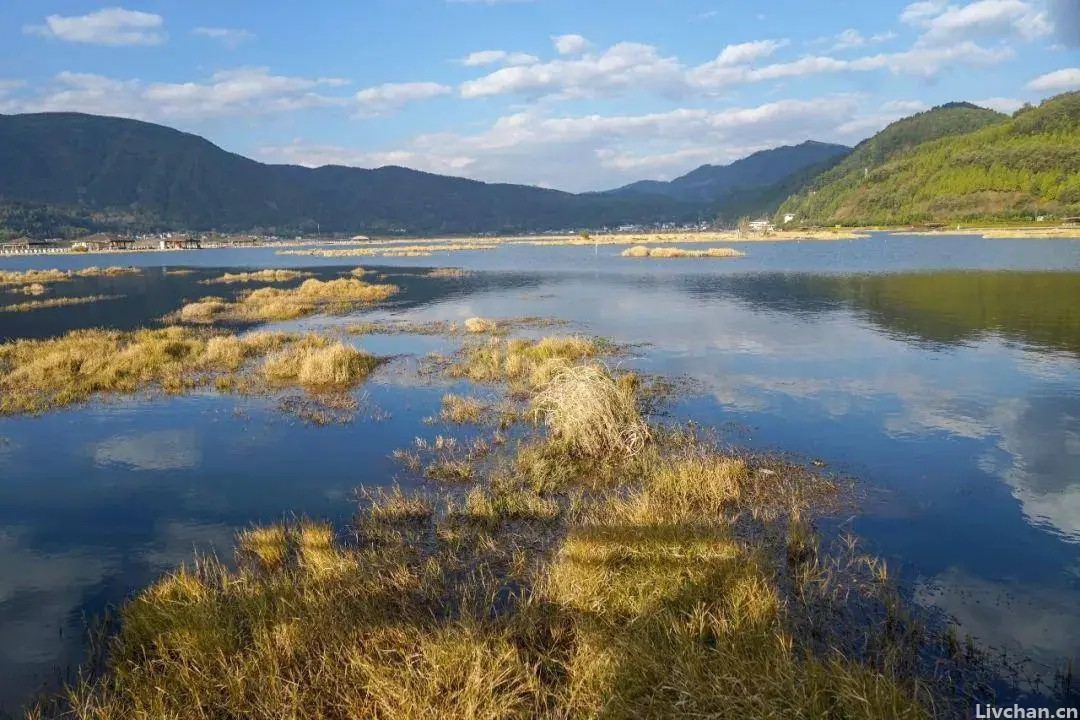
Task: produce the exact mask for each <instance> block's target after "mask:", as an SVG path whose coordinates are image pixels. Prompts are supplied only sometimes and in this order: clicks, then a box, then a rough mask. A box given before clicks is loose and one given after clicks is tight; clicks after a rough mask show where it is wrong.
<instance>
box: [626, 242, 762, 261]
mask: <svg viewBox="0 0 1080 720" xmlns="http://www.w3.org/2000/svg"><path fill="white" fill-rule="evenodd" d="M744 255H746V253H743V252H739V251H738V250H735V249H733V248H708V249H707V250H687V249H685V248H677V247H649V246H648V245H635V246H633V247H630V248H627V249H626V250H623V251H622V256H623V257H634V258H734V257H743V256H744Z"/></svg>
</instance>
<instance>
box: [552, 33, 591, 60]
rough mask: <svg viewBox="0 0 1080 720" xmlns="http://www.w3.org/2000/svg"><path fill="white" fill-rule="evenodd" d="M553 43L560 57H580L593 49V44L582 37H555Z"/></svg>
mask: <svg viewBox="0 0 1080 720" xmlns="http://www.w3.org/2000/svg"><path fill="white" fill-rule="evenodd" d="M551 41H552V42H553V43H555V49H556V50H557V51H558V53H559V54H560V55H580V54H581V53H583V52H585V51H586V50H588V49H589V48H590V47H592V43H590V42H589V41H588V40H586V39H585V38H583V37H582V36H580V35H553V36H552V37H551Z"/></svg>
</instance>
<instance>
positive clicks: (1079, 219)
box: [1061, 217, 1080, 225]
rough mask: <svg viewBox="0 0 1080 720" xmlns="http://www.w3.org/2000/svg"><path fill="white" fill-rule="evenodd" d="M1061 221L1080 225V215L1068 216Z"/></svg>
mask: <svg viewBox="0 0 1080 720" xmlns="http://www.w3.org/2000/svg"><path fill="white" fill-rule="evenodd" d="M1061 222H1063V223H1064V224H1066V225H1080V217H1067V218H1064V219H1063V220H1062V221H1061Z"/></svg>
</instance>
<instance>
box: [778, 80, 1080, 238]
mask: <svg viewBox="0 0 1080 720" xmlns="http://www.w3.org/2000/svg"><path fill="white" fill-rule="evenodd" d="M946 109H947V108H946ZM953 109H957V106H953ZM939 110H941V109H939ZM936 112H937V111H930V113H926V115H931V116H932V115H934V114H935V113H936ZM984 112H989V111H984ZM938 114H940V113H938ZM901 123H904V121H901ZM888 132H889V129H886V130H885V131H883V133H882V135H884V134H886V133H888ZM857 156H859V157H857ZM860 159H861V160H862V161H863V162H860ZM871 160H872V158H870V157H869V156H867V155H866V154H865V153H864V154H862V155H860V153H859V148H857V149H856V152H855V153H853V155H852V157H851V158H849V159H848V160H845V161H844V163H842V164H841V166H838V167H837V168H835V169H834V170H833V171H830V172H829V173H825V174H824V175H822V176H820V177H819V178H818V179H817V180H816V181H814V182H813V183H811V184H810V185H809V186H808V187H806V188H805V189H803V190H801V191H799V192H798V193H796V194H795V195H793V196H792V197H790V198H788V199H787V200H786V201H785V202H784V203H783V205H782V206H781V208H780V211H779V212H780V213H793V214H794V215H795V216H796V222H798V223H800V224H810V225H833V224H840V225H892V224H910V223H933V222H952V221H964V222H971V221H987V220H1009V219H1017V220H1020V219H1027V220H1030V219H1032V218H1034V217H1037V216H1040V215H1041V216H1047V217H1051V218H1062V217H1068V216H1075V215H1080V93H1068V94H1065V95H1059V96H1057V97H1055V98H1051V99H1049V100H1047V101H1045V102H1044V103H1043V104H1042V105H1040V106H1039V107H1037V108H1035V107H1025V108H1022V109H1020V110H1018V111H1017V112H1016V113H1015V114H1014V115H1013V116H1012V117H1002V119H1001V120H1000V121H996V122H992V123H990V124H988V125H986V126H985V127H983V128H981V129H978V130H975V131H974V132H966V133H962V134H946V135H944V136H939V137H938V138H937V139H934V140H930V141H928V142H923V143H921V144H918V145H915V146H914V147H910V148H907V149H901V150H899V151H897V152H894V153H892V154H885V155H884V156H882V160H881V162H880V163H876V164H875V163H873V162H872V161H871ZM864 163H865V164H864ZM860 165H861V166H860Z"/></svg>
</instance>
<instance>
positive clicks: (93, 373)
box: [0, 326, 377, 414]
mask: <svg viewBox="0 0 1080 720" xmlns="http://www.w3.org/2000/svg"><path fill="white" fill-rule="evenodd" d="M259 358H265V360H264V365H263V366H262V368H261V370H260V373H261V374H262V376H264V377H265V378H267V379H272V380H273V381H274V382H275V383H277V384H290V385H293V384H295V385H301V386H305V387H312V388H315V387H320V386H339V387H340V386H351V385H354V384H355V383H356V382H359V381H360V380H362V379H363V378H364V377H366V376H367V375H368V374H369V373H370V372H371V370H372V369H373V368H374V367H375V365H376V364H377V360H376V359H375V358H373V357H372V356H370V355H367V354H366V353H363V352H361V351H358V350H355V349H353V348H350V347H347V346H343V345H342V344H341V343H338V342H334V341H331V340H329V339H328V338H325V337H321V336H314V335H309V336H304V337H300V336H297V335H289V334H285V333H269V332H263V333H253V334H250V335H242V336H235V335H223V334H215V333H211V332H208V331H205V330H199V329H193V328H187V327H180V326H174V327H167V328H163V329H160V330H137V331H132V332H120V331H112V330H77V331H74V332H71V333H68V334H67V335H64V336H62V337H59V338H52V339H47V340H18V341H15V342H11V343H5V344H0V414H13V413H41V412H45V411H46V410H49V409H52V408H57V407H64V406H67V405H72V404H77V403H81V402H85V401H87V400H90V399H92V398H95V397H107V396H110V395H130V394H133V393H137V392H140V391H151V390H156V391H161V392H165V393H169V394H180V393H185V392H189V391H191V390H194V389H197V388H201V387H217V388H218V389H219V390H222V391H229V392H236V391H241V390H257V389H258V388H259V387H261V386H263V385H265V382H262V383H252V380H253V373H254V370H255V369H254V367H252V366H251V363H254V362H255V361H256V360H257V359H259ZM242 370H246V374H245V375H243V376H238V375H237V373H238V372H240V371H242Z"/></svg>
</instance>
